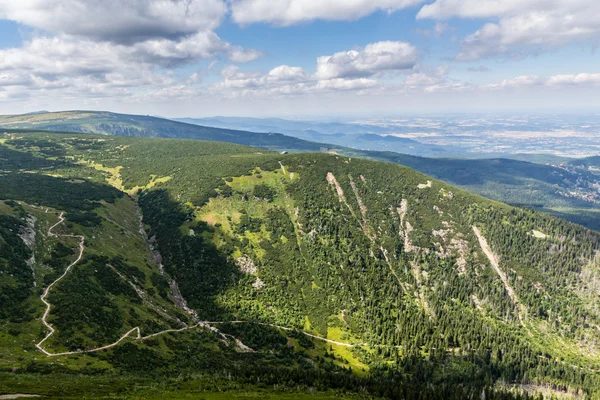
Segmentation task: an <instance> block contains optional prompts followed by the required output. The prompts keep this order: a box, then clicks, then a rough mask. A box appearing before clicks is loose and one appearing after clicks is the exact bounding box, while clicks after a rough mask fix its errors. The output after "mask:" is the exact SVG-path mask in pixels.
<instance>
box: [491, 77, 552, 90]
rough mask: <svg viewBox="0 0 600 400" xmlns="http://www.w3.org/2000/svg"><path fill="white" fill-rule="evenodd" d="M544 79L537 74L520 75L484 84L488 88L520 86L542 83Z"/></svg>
mask: <svg viewBox="0 0 600 400" xmlns="http://www.w3.org/2000/svg"><path fill="white" fill-rule="evenodd" d="M543 83H544V81H543V80H542V78H540V77H539V76H537V75H522V76H517V77H516V78H513V79H505V80H503V81H502V82H500V83H492V84H489V85H486V86H485V87H486V88H489V89H503V88H522V87H531V86H539V85H543Z"/></svg>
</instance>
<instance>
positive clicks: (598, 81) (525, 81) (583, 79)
mask: <svg viewBox="0 0 600 400" xmlns="http://www.w3.org/2000/svg"><path fill="white" fill-rule="evenodd" d="M598 85H600V73H580V74H558V75H552V76H550V77H549V78H547V79H546V78H542V77H540V76H537V75H522V76H517V77H515V78H512V79H505V80H503V81H501V82H499V83H491V84H488V85H484V86H483V88H484V89H520V88H528V87H529V88H530V87H566V86H580V87H593V86H598Z"/></svg>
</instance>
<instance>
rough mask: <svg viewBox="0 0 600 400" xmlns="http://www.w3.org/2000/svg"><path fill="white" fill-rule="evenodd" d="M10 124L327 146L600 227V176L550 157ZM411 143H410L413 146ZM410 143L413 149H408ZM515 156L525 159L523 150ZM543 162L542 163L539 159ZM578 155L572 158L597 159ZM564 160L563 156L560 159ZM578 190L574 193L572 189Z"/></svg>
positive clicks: (118, 117)
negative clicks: (435, 154)
mask: <svg viewBox="0 0 600 400" xmlns="http://www.w3.org/2000/svg"><path fill="white" fill-rule="evenodd" d="M0 127H3V128H5V129H12V128H14V129H17V128H18V129H38V130H40V129H41V130H52V131H66V132H85V133H98V134H105V135H117V136H144V137H162V138H187V139H202V140H214V141H219V142H229V143H236V144H242V145H249V146H255V147H262V148H266V149H271V150H278V151H282V150H285V151H289V152H298V151H313V152H315V151H325V152H334V153H337V154H340V155H345V156H349V157H363V158H371V159H375V160H380V161H390V162H395V163H399V164H402V165H406V166H408V167H411V168H413V169H416V170H417V171H420V172H422V173H424V174H427V175H430V176H433V177H435V178H437V179H440V180H443V181H445V182H448V183H450V184H452V185H456V186H459V187H461V188H463V189H466V190H468V191H471V192H473V193H478V194H480V195H483V196H485V197H488V198H491V199H493V200H497V201H502V202H504V203H509V204H513V205H519V206H523V207H528V208H535V209H537V210H540V211H544V212H547V213H549V214H551V215H555V216H559V217H561V218H565V219H567V220H570V221H572V222H576V223H579V224H582V225H584V226H586V227H588V228H591V229H596V230H600V213H598V212H597V208H598V207H597V206H598V201H597V200H594V201H590V200H589V199H588V196H589V195H590V194H593V195H596V194H597V186H598V184H599V181H600V177H599V176H598V175H597V174H595V173H593V171H592V172H591V171H589V170H587V169H583V168H580V169H572V170H570V171H569V170H566V169H561V168H557V167H554V166H552V165H546V164H545V163H546V162H548V161H549V160H551V158H548V157H545V158H544V157H541V156H530V158H529V159H528V161H535V162H527V161H523V160H521V161H519V160H512V159H447V158H441V159H438V158H426V157H416V156H410V155H406V154H399V153H394V152H377V151H363V150H357V149H352V148H349V147H343V146H335V145H331V144H323V143H315V142H309V141H305V140H301V139H297V138H294V137H290V136H284V135H280V134H275V133H253V132H245V131H236V130H228V129H220V128H210V127H205V126H198V125H191V124H185V123H181V122H175V121H171V120H166V119H162V118H155V117H148V116H138V115H126V114H115V113H109V112H92V111H67V112H58V113H39V114H25V115H15V116H0ZM407 146H408V145H407ZM408 150H409V149H408V148H407V152H408ZM515 157H521V158H524V157H525V156H523V155H521V156H519V155H517V156H515ZM538 161H539V162H540V163H537V162H538ZM593 161H594V158H590V159H589V160H585V159H584V160H581V162H580V161H578V160H573V161H571V162H570V163H571V164H573V165H575V164H577V165H580V164H581V163H586V164H590V163H593ZM556 163H558V161H557V162H556ZM572 193H573V194H572Z"/></svg>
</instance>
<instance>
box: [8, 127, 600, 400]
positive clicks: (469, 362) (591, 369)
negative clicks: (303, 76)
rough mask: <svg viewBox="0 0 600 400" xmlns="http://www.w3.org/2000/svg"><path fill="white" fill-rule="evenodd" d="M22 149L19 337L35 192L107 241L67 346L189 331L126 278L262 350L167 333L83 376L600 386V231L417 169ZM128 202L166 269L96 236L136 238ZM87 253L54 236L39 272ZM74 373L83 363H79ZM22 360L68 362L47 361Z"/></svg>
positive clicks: (14, 152)
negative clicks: (26, 235)
mask: <svg viewBox="0 0 600 400" xmlns="http://www.w3.org/2000/svg"><path fill="white" fill-rule="evenodd" d="M5 146H8V147H5ZM5 146H0V150H2V153H1V154H2V157H4V158H6V159H7V160H11V159H12V160H15V161H14V162H13V164H7V165H12V167H8V168H4V167H3V168H2V169H3V170H4V169H6V171H5V172H3V173H2V174H0V182H2V187H3V188H4V187H6V188H7V190H6V191H4V190H3V193H2V196H3V197H2V198H1V199H0V200H5V201H4V203H3V204H4V206H3V207H4V208H1V209H0V211H2V214H3V215H2V219H0V238H1V239H0V251H1V253H0V266H1V267H2V272H3V275H2V279H0V285H3V286H2V288H3V289H2V296H4V293H19V294H20V295H21V297H18V296H7V299H8V298H10V301H11V302H12V303H5V302H4V301H3V302H2V308H0V313H2V314H0V318H3V319H5V320H11V321H12V322H11V326H12V327H13V328H12V329H20V328H19V323H21V322H20V321H19V319H18V317H17V316H22V315H27V320H28V322H27V323H34V322H36V321H35V319H36V318H39V315H40V311H39V310H40V309H41V307H40V305H39V304H38V303H36V302H35V301H34V300H33V299H35V298H36V294H37V295H38V296H39V291H40V290H41V289H40V288H39V287H37V288H36V287H33V284H32V275H31V268H30V267H29V266H28V265H27V264H26V260H27V259H29V258H30V257H31V253H32V249H31V248H29V247H28V246H26V245H24V244H23V241H22V240H21V239H20V238H19V236H18V235H16V234H15V232H18V231H19V230H20V229H22V227H23V226H24V225H25V224H26V219H27V217H28V213H30V212H32V211H27V210H30V209H29V208H27V209H26V208H23V207H24V206H21V205H20V204H19V203H16V201H22V202H24V203H25V204H31V205H35V206H43V207H51V208H53V209H56V210H62V211H66V213H67V214H66V217H67V223H68V226H66V228H68V227H70V229H71V230H76V231H77V232H79V233H80V234H84V235H86V237H88V236H89V238H90V239H89V242H90V244H89V246H90V250H88V254H86V256H85V258H84V259H83V260H82V261H81V263H80V264H78V265H77V267H76V268H74V270H73V271H72V272H71V273H70V274H69V275H68V278H66V279H65V281H64V282H61V284H60V286H59V288H58V290H56V291H55V292H52V294H51V296H50V301H51V302H52V303H53V304H54V307H55V308H54V309H53V310H54V311H53V314H52V319H51V321H52V323H53V324H55V325H56V327H57V331H58V334H57V337H56V338H54V339H53V342H52V344H53V345H56V346H59V347H60V348H66V349H80V348H82V347H83V348H86V347H88V348H89V347H92V346H93V345H94V343H108V342H112V341H114V340H116V339H117V338H118V337H119V336H120V335H121V334H122V333H123V332H124V331H126V330H128V329H131V328H132V327H134V326H141V327H142V331H143V332H145V333H150V332H155V331H159V330H161V329H167V328H171V327H173V328H176V327H177V324H175V323H174V322H173V321H162V322H160V321H159V320H160V318H158V317H157V316H156V315H155V313H153V311H152V310H151V309H149V308H148V306H147V305H146V304H145V303H144V302H143V301H142V300H141V299H140V297H139V296H137V295H136V292H135V290H133V289H132V287H131V285H130V284H127V282H126V281H124V280H123V278H122V277H121V275H124V276H126V277H128V279H130V282H136V284H138V285H140V286H141V287H143V288H144V289H145V290H146V291H147V292H148V293H150V294H151V296H153V297H152V298H153V299H154V300H153V301H156V302H161V303H160V304H167V303H168V302H169V301H170V300H171V298H170V297H169V288H168V285H167V282H166V277H171V278H173V279H175V280H176V281H177V282H178V283H179V289H180V291H181V294H182V295H183V297H184V298H185V299H186V300H187V303H188V305H189V306H190V307H191V308H193V309H194V310H195V311H196V312H197V314H198V318H199V319H200V320H202V321H213V322H214V323H215V325H213V326H215V327H218V328H219V329H220V331H221V332H222V333H224V334H227V335H231V336H232V337H235V338H237V339H239V340H240V341H241V342H243V343H244V344H245V345H247V346H249V347H250V348H252V349H253V350H255V352H252V353H239V352H236V351H235V350H234V349H233V348H232V347H231V346H227V345H226V343H224V342H223V341H222V340H219V336H218V335H217V334H216V333H214V332H210V331H204V330H197V331H188V332H182V333H170V334H168V335H165V336H161V337H157V338H156V339H152V340H148V341H145V342H143V343H139V342H135V341H126V342H125V343H124V344H123V345H120V346H117V347H115V348H113V349H111V350H107V351H103V352H100V353H97V354H96V355H94V356H81V357H85V358H84V360H86V359H87V360H89V361H86V362H87V363H89V365H87V366H86V369H85V371H86V373H90V374H104V373H107V372H108V371H121V372H122V373H125V374H131V376H132V377H133V376H135V375H136V374H137V373H140V372H143V373H144V374H156V376H162V377H168V376H169V375H170V374H175V375H179V376H186V377H187V378H186V379H196V378H197V377H198V376H201V375H202V374H207V373H211V374H213V375H212V376H213V377H217V378H218V379H225V380H231V379H233V380H236V381H238V382H243V383H247V384H258V383H260V384H262V385H266V386H267V387H273V386H274V385H283V386H285V387H290V388H292V387H303V388H309V387H314V388H317V389H318V390H329V389H331V390H341V391H347V392H349V393H352V392H353V393H363V394H368V395H374V396H382V397H388V398H411V399H412V398H423V399H425V398H456V399H462V398H469V397H473V398H474V397H478V396H479V397H483V394H482V392H484V391H485V398H487V399H492V398H498V399H501V398H526V397H527V396H526V395H523V396H522V397H519V395H517V394H515V393H514V392H513V393H510V394H509V393H505V392H504V391H502V390H499V389H498V387H499V386H498V385H499V384H500V383H502V384H504V385H508V386H510V385H515V384H521V383H527V384H532V385H547V386H549V387H552V388H554V389H556V390H558V391H559V392H560V391H562V390H571V391H580V393H585V394H587V395H589V396H591V398H596V397H594V396H598V395H599V394H600V377H599V375H598V372H597V371H598V367H599V365H598V361H597V360H598V359H597V357H595V356H594V354H597V352H598V351H599V349H600V333H599V332H598V329H597V327H598V326H600V314H599V310H598V301H597V291H596V290H597V287H598V286H597V285H598V279H599V275H598V274H599V268H598V262H597V254H598V250H600V236H599V235H598V234H597V233H595V232H593V231H590V230H587V229H585V228H582V227H580V226H578V225H574V224H571V223H568V222H565V221H563V220H559V219H556V218H553V217H549V216H547V215H544V214H540V213H537V212H534V211H530V210H525V209H520V208H513V207H509V206H506V205H504V204H501V203H495V202H491V201H489V200H485V199H483V198H481V197H479V196H475V195H472V194H469V193H467V192H465V191H462V190H460V189H456V188H454V187H451V186H449V185H447V184H444V183H441V182H439V181H435V180H433V179H432V178H428V177H427V176H425V175H422V174H419V173H416V172H415V171H413V170H411V169H409V168H405V167H400V166H398V165H395V164H391V163H379V162H373V161H366V160H361V159H354V158H352V159H349V158H345V157H341V156H336V155H328V154H299V155H280V154H274V153H269V152H265V151H264V150H263V151H258V150H256V149H251V148H246V147H241V146H234V145H227V144H223V143H211V142H189V141H177V140H172V141H171V140H169V141H164V140H158V139H154V140H143V139H132V138H102V140H98V138H97V137H94V136H84V135H81V136H73V135H70V136H68V135H63V136H61V135H53V134H28V133H26V134H14V133H13V134H12V136H11V137H10V138H9V139H8V140H7V141H6V142H5ZM18 159H22V160H23V161H22V163H20V162H18V161H16V160H18ZM25 163H27V164H25ZM25 165H27V166H26V167H25ZM25 169H27V170H29V171H28V172H26V171H24V170H25ZM48 169H51V170H52V171H51V175H52V176H49V175H48ZM32 172H33V173H32ZM107 183H110V184H112V185H113V187H111V186H109V185H108V184H107ZM123 191H127V193H124V192H123ZM125 203H127V204H129V203H137V204H138V205H139V207H140V209H141V213H142V216H143V223H144V227H145V229H146V233H147V236H148V242H149V243H151V244H152V245H154V246H156V248H157V249H158V250H159V252H160V255H161V261H162V264H164V268H165V273H166V275H165V276H166V277H164V276H161V275H160V274H158V268H157V266H156V265H154V266H153V265H152V264H151V263H150V262H149V261H148V259H149V258H150V256H149V255H148V254H147V253H143V252H142V251H143V250H144V249H145V248H143V246H142V247H139V250H136V251H140V252H142V253H141V254H139V255H137V256H136V257H134V256H133V255H132V254H127V251H126V250H125V248H123V249H121V248H119V247H114V248H112V247H108V246H109V245H108V244H105V245H102V246H101V245H100V244H99V241H98V240H94V239H93V237H95V236H96V235H98V237H100V235H101V234H102V232H103V230H107V229H109V227H112V226H113V225H114V226H116V227H117V230H116V231H110V232H111V235H113V236H115V235H117V234H119V235H123V236H122V237H123V238H126V237H130V236H133V235H135V234H136V233H135V231H136V225H135V221H136V220H137V216H136V215H133V216H130V218H131V220H132V223H131V226H132V227H131V228H130V230H127V229H126V228H125V224H123V225H115V222H117V220H115V219H114V218H112V217H111V218H112V219H109V218H108V217H107V216H109V215H110V214H107V213H108V211H106V210H113V209H114V208H115V207H117V206H119V205H120V204H125ZM123 207H124V206H123ZM111 212H114V211H111ZM39 217H40V218H44V216H43V215H39ZM473 227H476V228H478V230H479V231H480V232H481V234H482V235H483V236H484V237H485V239H486V240H487V243H489V247H490V248H491V250H492V251H493V252H494V253H495V254H496V255H497V257H498V259H499V268H500V270H501V272H502V274H503V275H505V276H506V280H507V282H503V280H502V275H501V274H500V273H498V272H497V271H496V270H495V268H494V267H493V266H492V263H491V262H490V260H489V259H488V256H487V255H486V253H485V252H484V251H483V248H482V245H481V243H480V241H479V240H478V237H477V236H476V234H475V230H474V229H473ZM111 229H112V228H111ZM19 240H21V242H18V241H19ZM86 240H87V239H86ZM118 240H119V239H118V238H117V239H115V243H118ZM136 240H138V241H142V243H143V240H145V239H143V238H142V239H140V238H138V239H136ZM17 242H18V243H17ZM11 243H13V244H14V245H11ZM107 243H108V242H107ZM94 246H96V247H94ZM74 247H75V243H70V242H68V241H66V242H64V243H63V242H62V241H58V240H57V241H55V242H54V243H53V244H52V247H51V251H49V252H48V253H47V254H46V255H45V257H44V258H42V259H41V260H40V261H41V263H42V265H43V266H44V268H45V270H46V275H45V277H44V279H45V281H43V282H41V284H43V285H47V284H48V282H50V281H51V280H52V277H53V276H57V275H59V274H60V273H61V271H62V269H63V268H64V267H65V266H66V265H67V264H68V262H69V260H72V258H73V249H74ZM136 249H137V248H136ZM144 251H146V252H147V251H148V250H147V249H145V250H144ZM11 260H16V262H12V261H11ZM107 266H112V267H113V268H114V269H111V268H108V267H107ZM10 268H13V270H14V271H13V270H9V269H10ZM5 270H6V274H12V275H14V276H16V277H15V278H14V280H10V281H8V280H6V279H5V278H4V276H5V272H4V271H5ZM11 271H13V272H11ZM115 271H119V272H120V273H121V275H119V274H117V272H115ZM19 274H20V275H19ZM5 288H6V292H5ZM509 289H510V290H509ZM11 291H13V292H11ZM511 291H512V292H514V293H512V292H511ZM3 298H4V297H3ZM28 299H29V300H28ZM5 304H7V306H4V305H5ZM20 304H27V307H28V308H27V309H26V310H25V311H23V307H21V306H20ZM165 307H166V305H165ZM171 312H172V313H173V314H174V315H177V316H178V317H179V318H180V320H185V318H187V317H186V315H185V313H181V312H177V311H171ZM15 318H16V319H15ZM269 324H270V325H269ZM271 325H274V326H279V327H285V328H288V329H290V330H282V329H280V328H276V327H274V326H271ZM23 327H24V325H23ZM22 329H24V328H22ZM38 329H40V332H42V331H43V330H41V328H38ZM303 332H306V333H310V334H312V335H315V336H318V337H324V338H325V337H326V338H329V339H332V340H335V341H339V342H344V343H350V344H353V345H354V347H347V348H344V347H340V346H337V345H333V344H328V343H324V342H322V341H319V340H316V339H314V338H312V337H310V336H306V335H305V334H304V333H303ZM0 339H1V336H0ZM0 343H4V342H0ZM191 349H194V350H193V351H192V350H191ZM208 360H210V361H208ZM107 365H108V366H110V367H107ZM65 368H66V370H67V371H69V370H72V371H79V372H81V371H82V370H81V369H78V368H80V367H77V364H76V363H74V364H72V365H71V366H69V364H68V363H67V366H66V367H65ZM107 368H108V369H107ZM23 372H24V373H41V372H44V373H52V372H53V369H52V367H50V366H48V365H45V364H44V363H43V362H40V361H36V362H32V363H30V364H29V365H28V366H27V367H26V368H24V369H23ZM132 379H133V378H132ZM167 379H168V378H167Z"/></svg>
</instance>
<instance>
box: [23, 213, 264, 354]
mask: <svg viewBox="0 0 600 400" xmlns="http://www.w3.org/2000/svg"><path fill="white" fill-rule="evenodd" d="M64 221H65V219H64V212H61V213H60V215H59V216H58V222H57V223H56V224H54V225H52V226H51V227H50V228H49V229H48V236H51V237H57V238H58V237H65V238H77V239H79V254H78V256H77V259H76V260H75V261H73V262H72V263H71V264H69V266H68V267H67V268H66V269H65V272H63V274H62V275H61V276H59V277H58V278H57V279H56V280H55V281H54V282H52V283H51V284H50V285H48V287H47V288H46V289H45V290H44V293H43V294H42V296H41V297H40V300H42V302H43V303H44V304H45V305H46V310H45V311H44V314H43V315H42V323H43V324H44V326H46V328H48V334H46V336H45V337H44V338H43V339H42V340H40V341H39V342H38V343H36V345H35V347H37V348H38V350H40V351H41V352H42V353H44V354H45V355H46V356H48V357H58V356H68V355H73V354H84V353H93V352H98V351H102V350H107V349H110V348H113V347H115V346H118V345H119V344H120V343H121V342H122V341H124V340H125V339H127V338H128V337H130V336H131V335H132V334H133V333H134V332H135V337H134V340H147V339H151V338H154V337H157V336H160V335H164V334H166V333H173V332H183V331H186V330H190V329H195V328H204V329H208V330H210V331H212V332H214V333H216V334H218V335H219V336H221V338H222V339H223V340H224V341H225V342H226V341H227V339H233V341H234V343H235V344H236V346H237V347H238V348H239V349H240V350H241V351H243V352H252V351H254V350H252V349H251V348H249V347H248V346H246V345H244V344H243V343H242V342H241V341H240V340H239V339H237V338H235V337H233V336H231V335H225V334H223V333H222V332H221V331H219V330H218V329H217V328H215V327H213V326H210V324H209V323H207V322H197V323H196V324H195V325H191V326H185V327H183V328H181V329H166V330H164V331H160V332H156V333H153V334H150V335H147V336H142V334H141V331H140V328H139V327H137V326H136V327H135V328H132V329H130V330H129V331H127V332H126V333H125V334H124V335H123V336H121V337H120V338H119V339H118V340H117V341H116V342H114V343H111V344H108V345H106V346H101V347H97V348H93V349H87V350H75V351H65V352H61V353H50V352H49V351H47V350H46V349H44V348H43V347H42V344H44V342H45V341H46V340H48V339H49V338H50V337H51V336H52V335H54V333H55V332H56V330H55V329H54V327H53V326H52V324H50V323H49V322H48V315H49V314H50V309H51V308H52V305H51V304H50V302H48V300H46V298H47V297H48V294H49V293H50V290H51V289H52V288H53V287H54V286H55V285H56V284H57V283H58V282H60V281H61V280H62V279H64V278H65V277H66V276H67V274H68V273H69V272H70V271H71V269H73V267H74V266H75V265H76V264H77V263H79V262H80V261H81V259H82V258H83V252H84V251H85V236H82V235H68V234H57V233H54V232H53V230H54V228H56V227H57V226H58V225H60V224H62V223H64ZM119 276H121V278H123V276H122V275H121V274H119ZM139 294H140V293H139V292H138V295H139Z"/></svg>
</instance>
